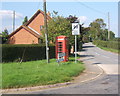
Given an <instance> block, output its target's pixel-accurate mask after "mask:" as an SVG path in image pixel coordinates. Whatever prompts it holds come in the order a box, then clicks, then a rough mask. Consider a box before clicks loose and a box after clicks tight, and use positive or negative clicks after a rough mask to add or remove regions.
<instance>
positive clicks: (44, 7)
mask: <svg viewBox="0 0 120 96" xmlns="http://www.w3.org/2000/svg"><path fill="white" fill-rule="evenodd" d="M43 2H44V3H43V9H44V27H45V28H44V31H45V41H46V59H47V63H49V47H48V30H47V15H46V0H43Z"/></svg>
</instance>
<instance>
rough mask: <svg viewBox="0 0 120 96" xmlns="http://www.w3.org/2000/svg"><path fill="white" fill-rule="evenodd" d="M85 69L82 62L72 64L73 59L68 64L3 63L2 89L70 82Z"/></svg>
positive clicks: (41, 61) (44, 62) (54, 62)
mask: <svg viewBox="0 0 120 96" xmlns="http://www.w3.org/2000/svg"><path fill="white" fill-rule="evenodd" d="M84 69H85V67H84V65H83V63H82V62H80V61H79V62H77V63H74V57H70V61H69V62H64V63H61V64H60V65H59V66H58V63H57V62H56V60H55V59H51V60H50V63H49V64H46V60H39V61H31V62H23V63H21V64H20V63H15V62H14V63H3V64H2V75H3V76H2V88H3V89H5V88H20V87H28V86H37V85H39V86H40V85H49V84H55V83H62V82H67V81H70V80H72V79H73V78H72V77H74V76H78V75H79V74H80V73H81V72H82V71H83V70H84Z"/></svg>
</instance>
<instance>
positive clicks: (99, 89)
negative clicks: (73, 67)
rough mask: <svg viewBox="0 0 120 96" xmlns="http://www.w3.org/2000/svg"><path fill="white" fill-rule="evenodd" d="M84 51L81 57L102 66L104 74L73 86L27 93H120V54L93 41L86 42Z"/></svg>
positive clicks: (85, 60) (84, 60)
mask: <svg viewBox="0 0 120 96" xmlns="http://www.w3.org/2000/svg"><path fill="white" fill-rule="evenodd" d="M82 52H84V54H81V53H80V57H81V58H83V59H82V60H83V62H87V63H88V62H90V63H88V64H92V65H98V66H99V67H101V68H102V69H103V70H104V74H103V75H102V76H100V77H99V78H97V79H95V80H90V81H88V82H84V83H77V84H75V85H72V86H66V87H60V88H50V89H47V90H38V91H34V92H28V93H27V94H118V55H117V54H115V53H111V52H107V51H104V50H102V49H100V48H98V47H96V46H95V45H93V44H92V43H86V44H84V46H83V51H82Z"/></svg>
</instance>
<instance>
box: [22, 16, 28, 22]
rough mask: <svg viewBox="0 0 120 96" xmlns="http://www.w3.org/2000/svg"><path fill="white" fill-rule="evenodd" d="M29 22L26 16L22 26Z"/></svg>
mask: <svg viewBox="0 0 120 96" xmlns="http://www.w3.org/2000/svg"><path fill="white" fill-rule="evenodd" d="M27 21H28V17H27V16H25V18H24V21H23V22H22V24H25V23H26V22H27Z"/></svg>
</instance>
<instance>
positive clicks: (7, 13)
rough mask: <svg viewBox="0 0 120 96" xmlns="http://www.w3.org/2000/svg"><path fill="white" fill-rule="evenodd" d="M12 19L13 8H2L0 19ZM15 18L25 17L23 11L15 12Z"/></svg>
mask: <svg viewBox="0 0 120 96" xmlns="http://www.w3.org/2000/svg"><path fill="white" fill-rule="evenodd" d="M4 18H5V19H10V18H13V11H12V10H0V19H4ZM15 18H16V19H18V18H24V17H23V15H22V14H21V13H18V12H15Z"/></svg>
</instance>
